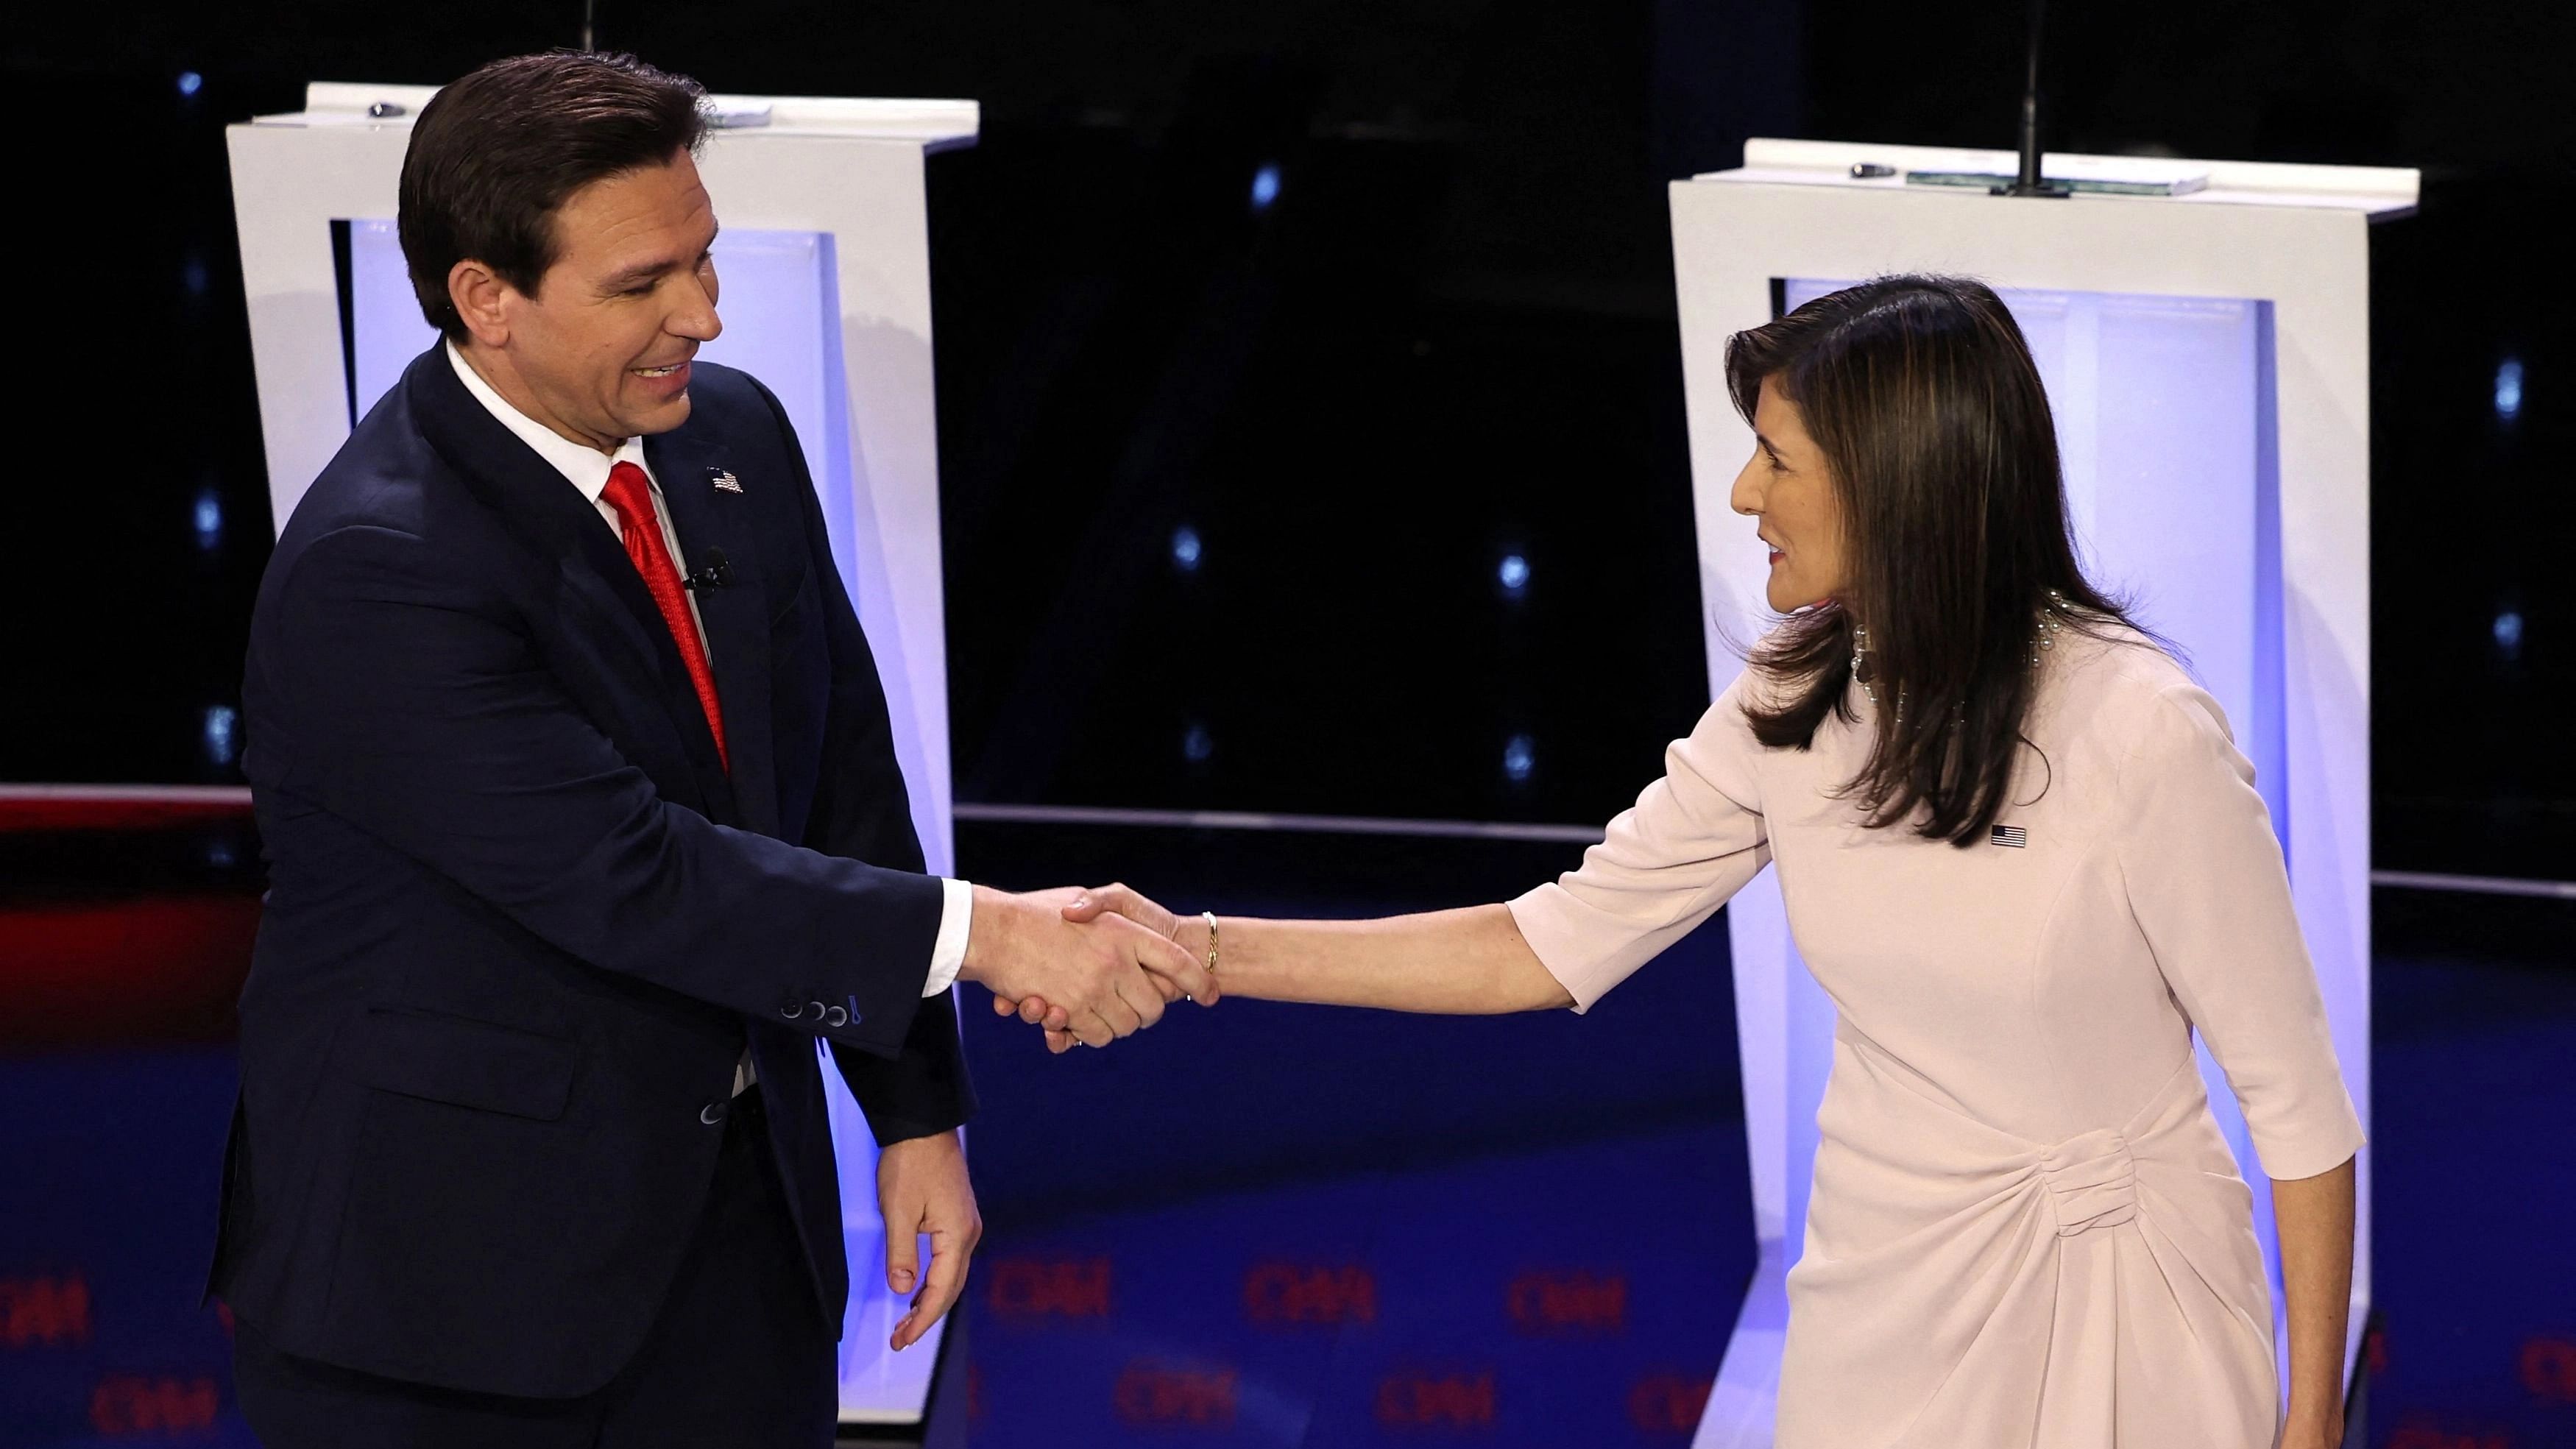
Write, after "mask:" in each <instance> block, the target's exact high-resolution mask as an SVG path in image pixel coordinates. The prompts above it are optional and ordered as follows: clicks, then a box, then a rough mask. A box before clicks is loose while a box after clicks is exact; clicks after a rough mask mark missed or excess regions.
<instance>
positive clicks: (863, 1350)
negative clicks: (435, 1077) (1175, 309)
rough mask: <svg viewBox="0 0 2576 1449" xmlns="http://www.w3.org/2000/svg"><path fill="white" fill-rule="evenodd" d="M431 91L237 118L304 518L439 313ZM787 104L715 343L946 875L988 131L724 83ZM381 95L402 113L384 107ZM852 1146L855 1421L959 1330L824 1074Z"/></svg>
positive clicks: (267, 390)
mask: <svg viewBox="0 0 2576 1449" xmlns="http://www.w3.org/2000/svg"><path fill="white" fill-rule="evenodd" d="M434 93H435V91H434V88H432V87H427V86H370V85H345V84H334V83H327V82H325V83H316V84H314V85H313V86H311V87H310V88H309V89H308V90H307V92H306V97H305V109H304V110H302V111H299V112H296V113H294V114H291V115H277V116H261V117H257V118H255V119H253V120H252V121H250V122H249V123H247V124H244V125H236V126H233V127H231V128H230V130H229V133H228V135H227V140H228V141H229V142H230V148H231V153H232V173H233V193H234V209H235V211H236V213H237V215H238V217H239V222H240V229H241V255H242V280H243V285H244V290H245V291H246V292H247V294H248V300H249V307H250V329H251V355H252V359H253V362H254V365H255V367H256V369H257V373H258V383H259V410H260V426H261V430H262V432H263V434H264V438H265V443H266V448H267V454H268V480H269V499H270V504H271V507H272V510H273V513H274V516H275V519H276V522H277V525H278V526H279V527H281V528H282V527H284V525H285V522H286V519H287V517H288V515H289V514H290V513H291V512H292V511H293V510H294V507H295V503H296V500H298V499H299V498H301V497H303V495H304V490H305V489H306V488H307V487H309V486H310V485H311V484H312V481H313V479H314V477H315V476H316V475H318V474H319V473H320V472H321V471H322V467H323V465H324V464H326V463H328V462H329V461H330V459H331V455H332V454H333V453H334V452H336V451H337V450H338V449H339V447H340V445H341V443H342V442H344V441H345V440H346V439H347V438H348V436H349V431H350V428H351V427H352V425H353V424H354V422H355V420H356V419H357V418H359V417H361V416H363V415H364V414H365V413H366V411H367V409H368V408H370V407H371V406H373V405H374V403H375V401H376V399H377V398H378V397H380V396H382V395H383V393H384V392H385V390H386V389H387V388H389V387H391V386H392V385H393V383H394V381H395V379H396V378H398V377H399V376H400V375H401V372H402V368H403V366H404V364H406V363H408V362H409V361H410V360H411V359H412V358H413V357H415V356H417V355H418V354H419V353H420V352H421V351H422V350H424V349H425V348H427V347H428V346H429V345H430V344H431V343H432V342H433V341H434V340H435V339H436V335H437V334H436V333H435V332H434V331H432V330H431V328H430V327H429V325H428V324H427V323H426V322H424V321H422V320H421V315H420V309H419V306H418V305H417V304H416V302H415V301H414V300H413V296H412V291H411V284H410V281H409V280H408V277H407V275H406V273H405V270H404V267H403V261H402V253H401V248H400V246H399V244H398V243H397V241H396V239H395V234H394V212H395V189H396V183H397V180H398V178H399V176H400V174H401V170H402V158H403V152H404V149H405V147H406V146H407V145H408V144H409V142H410V139H411V122H412V118H414V117H416V116H418V115H419V114H420V110H421V107H422V106H423V105H425V104H427V103H428V101H429V98H430V97H431V95H433V94H434ZM710 101H711V103H712V104H713V105H714V107H715V108H716V109H717V110H719V111H720V112H729V113H734V114H744V113H752V112H758V111H760V110H762V109H763V108H765V109H766V111H767V114H768V117H769V123H768V124H767V125H764V126H757V127H745V128H741V129H727V130H717V131H715V132H713V133H712V134H711V135H710V137H709V139H708V142H707V145H706V148H705V151H704V153H703V154H702V155H701V156H700V158H699V169H700V172H701V174H702V175H703V176H704V177H705V180H706V185H707V190H708V192H709V194H710V195H711V196H712V197H713V198H714V201H715V207H716V214H717V217H718V219H719V220H720V221H721V222H722V223H723V226H724V230H723V233H722V235H721V236H720V237H719V238H718V239H717V242H716V265H717V268H718V270H719V272H720V274H721V275H722V277H723V280H724V297H723V301H722V305H721V311H722V314H723V317H724V321H725V330H724V335H723V336H722V337H720V338H718V339H717V340H716V341H714V342H711V343H709V344H707V345H706V346H705V347H704V348H702V349H701V355H702V356H705V357H707V358H710V359H713V360H714V361H717V362H722V363H727V364H730V365H732V366H735V367H740V368H742V369H744V370H745V371H748V372H750V373H752V374H754V375H755V376H757V377H759V378H760V379H761V380H762V381H763V382H765V383H767V384H768V385H769V387H770V388H771V390H772V391H774V392H775V393H777V395H778V398H779V401H780V402H781V403H782V404H783V405H784V406H785V407H786V409H787V413H788V416H789V418H790V420H791V421H793V422H794V424H795V426H796V432H797V436H798V438H799V439H800V440H801V441H802V443H803V444H804V447H805V454H806V458H807V461H808V462H809V463H810V464H811V465H812V468H813V473H814V481H815V485H816V487H817V488H818V490H819V491H820V492H821V495H822V502H823V513H824V519H825V523H826V526H827V528H828V530H829V532H830V534H831V539H832V550H833V555H834V558H835V559H836V560H837V561H838V563H839V565H840V568H841V576H842V578H843V579H844V580H845V581H846V582H847V583H848V585H849V590H850V597H851V600H852V601H853V602H854V603H855V604H856V606H857V608H858V612H859V618H860V619H861V621H862V622H863V623H864V624H865V625H866V627H867V631H868V641H869V643H870V644H871V645H872V646H873V647H874V649H875V651H876V656H877V668H878V670H879V672H880V673H881V674H882V675H883V680H884V685H885V692H886V701H887V705H888V708H889V709H890V711H891V713H892V716H893V724H894V738H895V750H896V754H897V756H898V758H899V759H900V761H901V763H902V766H903V773H904V778H905V780H906V781H907V782H908V783H909V785H910V786H911V790H912V811H913V824H914V827H915V828H916V829H917V830H918V831H919V832H920V835H921V843H922V848H923V850H924V852H925V853H926V854H927V855H928V857H929V867H930V869H931V870H932V871H933V872H936V873H941V874H948V873H952V872H953V870H954V863H955V851H954V839H953V836H952V833H951V827H950V812H949V806H950V781H949V763H948V671H947V655H946V627H945V624H944V622H943V603H942V596H941V589H940V549H939V468H938V434H937V429H936V425H935V421H934V419H935V416H936V414H935V412H934V407H933V403H934V399H933V395H932V392H933V389H932V376H931V353H930V256H929V238H928V233H927V227H926V213H925V202H924V194H923V173H922V161H923V157H924V156H925V155H926V154H927V153H928V152H931V151H935V150H940V149H943V148H947V147H952V146H962V145H970V144H972V143H973V141H974V138H975V133H976V128H977V124H978V119H979V117H978V110H977V107H976V105H975V103H973V102H971V101H912V100H847V99H817V98H805V97H785V96H781V97H768V96H717V97H711V98H710ZM371 108H373V109H375V110H382V111H386V112H390V114H387V115H383V116H378V115H374V114H371V113H370V112H371ZM824 1080H825V1081H826V1082H827V1083H828V1084H829V1091H830V1094H831V1108H832V1126H833V1138H834V1141H835V1145H836V1146H837V1148H838V1150H839V1155H840V1163H841V1201H842V1206H843V1211H844V1214H845V1224H844V1226H845V1230H846V1236H847V1241H848V1248H849V1255H850V1264H851V1270H850V1284H851V1292H850V1308H849V1317H848V1319H847V1321H846V1323H845V1325H844V1333H843V1336H842V1341H841V1354H842V1359H841V1417H842V1418H843V1420H844V1421H849V1422H895V1423H907V1422H914V1421H917V1420H918V1419H919V1418H920V1417H921V1414H922V1410H923V1405H924V1401H925V1398H926V1395H927V1393H928V1389H929V1379H930V1372H931V1365H932V1363H933V1362H934V1361H935V1353H936V1344H935V1343H933V1344H932V1345H930V1346H928V1347H926V1348H924V1347H916V1348H915V1349H913V1350H911V1351H908V1352H906V1353H904V1354H902V1355H900V1356H897V1355H893V1354H890V1353H888V1352H887V1351H886V1350H885V1348H884V1344H885V1342H886V1339H887V1338H888V1336H889V1335H891V1334H892V1332H893V1329H894V1324H895V1322H896V1320H897V1319H899V1318H900V1317H901V1316H902V1313H903V1309H904V1303H903V1301H902V1300H899V1299H895V1298H893V1297H891V1296H889V1295H888V1294H887V1293H886V1291H885V1287H884V1283H885V1275H884V1273H883V1272H882V1271H881V1270H880V1269H879V1268H877V1267H875V1266H872V1265H875V1264H881V1263H882V1262H883V1253H884V1249H883V1240H884V1227H883V1224H882V1223H881V1222H880V1221H879V1219H878V1217H877V1213H876V1149H875V1143H874V1141H873V1139H872V1138H871V1137H870V1136H869V1134H868V1130H867V1125H866V1123H865V1121H864V1120H863V1119H862V1117H861V1116H860V1113H859V1110H858V1107H857V1104H855V1103H854V1102H852V1101H851V1100H850V1097H849V1094H848V1092H847V1090H846V1089H845V1088H843V1087H842V1086H841V1084H840V1075H839V1073H838V1072H836V1071H831V1070H826V1071H825V1073H824Z"/></svg>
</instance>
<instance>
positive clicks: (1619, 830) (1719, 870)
mask: <svg viewBox="0 0 2576 1449" xmlns="http://www.w3.org/2000/svg"><path fill="white" fill-rule="evenodd" d="M1752 675H1753V671H1752V670H1750V669H1748V670H1746V671H1745V672H1744V674H1742V675H1740V676H1738V677H1737V679H1736V682H1735V683H1734V684H1733V685H1730V686H1728V688H1727V690H1726V692H1725V693H1724V694H1721V695H1720V696H1718V700H1717V702H1716V703H1715V704H1713V705H1710V706H1709V708H1708V713H1706V714H1704V715H1702V716H1700V720H1699V723H1698V724H1697V725H1696V726H1694V727H1693V728H1692V730H1691V732H1690V734H1689V736H1688V737H1687V738H1684V739H1678V740H1675V741H1673V743H1672V745H1671V746H1670V747H1669V748H1668V749H1666V750H1665V752H1664V775H1663V778H1662V779H1659V780H1657V781H1655V782H1654V783H1653V784H1651V785H1648V786H1647V787H1646V788H1645V790H1644V792H1643V793H1641V794H1640V795H1638V797H1637V803H1636V804H1635V805H1634V806H1632V807H1630V808H1629V809H1627V810H1626V811H1623V812H1621V814H1620V815H1619V817H1618V818H1617V819H1615V820H1613V821H1611V822H1610V826H1609V829H1608V831H1607V832H1606V834H1605V837H1604V838H1603V840H1602V842H1601V843H1600V844H1599V845H1596V846H1593V847H1592V848H1591V849H1589V850H1587V851H1585V852H1584V853H1583V865H1582V867H1581V868H1580V869H1577V870H1572V871H1568V872H1567V873H1565V874H1564V875H1562V876H1559V877H1558V878H1557V879H1555V880H1553V881H1550V882H1548V883H1547V884H1545V885H1542V886H1540V887H1538V888H1537V889H1535V890H1532V891H1530V892H1528V893H1527V894H1525V895H1522V896H1520V897H1519V898H1518V899H1516V900H1514V901H1512V902H1511V911H1512V919H1513V920H1514V921H1515V922H1516V923H1517V924H1518V925H1519V926H1520V931H1521V936H1522V938H1523V939H1525V940H1527V941H1528V942H1529V944H1530V949H1531V950H1532V951H1534V952H1536V953H1537V955H1538V959H1539V962H1540V964H1542V965H1544V966H1546V967H1547V969H1548V973H1549V974H1550V975H1552V976H1554V977H1555V978H1556V979H1557V981H1558V983H1559V984H1561V985H1563V986H1564V987H1565V990H1566V994H1567V995H1569V996H1572V997H1573V998H1574V1009H1575V1010H1576V1011H1578V1012H1580V1011H1588V1010H1590V1009H1591V1007H1592V1003H1594V1002H1595V1001H1598V1000H1600V999H1601V998H1602V996H1604V995H1605V994H1607V993H1608V992H1609V990H1610V988H1611V987H1613V986H1616V985H1618V984H1619V983H1620V982H1622V981H1624V980H1626V979H1627V978H1628V975H1629V973H1630V972H1633V971H1635V970H1636V969H1637V968H1638V967H1640V966H1643V965H1644V964H1646V963H1647V962H1648V961H1651V960H1653V959H1654V958H1655V957H1656V956H1658V955H1660V954H1661V953H1662V952H1663V950H1664V948H1665V947H1667V946H1670V945H1672V944H1673V943H1674V942H1675V941H1678V940H1680V939H1681V938H1682V937H1683V936H1685V935H1688V934H1689V933H1690V930H1691V928H1692V927H1694V926H1697V925H1698V924H1699V923H1700V922H1702V921H1705V920H1707V919H1708V918H1709V916H1710V915H1711V914H1712V913H1714V912H1715V911H1716V910H1717V908H1718V907H1719V906H1722V905H1724V904H1726V898H1727V897H1729V896H1731V895H1733V894H1735V892H1736V891H1738V890H1740V889H1742V887H1743V885H1744V883H1745V882H1746V881H1749V880H1751V879H1752V878H1753V877H1754V875H1755V874H1756V873H1758V872H1759V871H1760V870H1761V869H1762V867H1763V866H1765V865H1767V864H1769V863H1770V860H1771V851H1770V847H1769V845H1768V843H1767V841H1766V837H1765V835H1764V832H1763V827H1762V811H1761V805H1760V802H1759V800H1758V799H1757V798H1756V796H1755V791H1754V784H1755V777H1754V769H1753V764H1754V758H1755V752H1756V751H1758V750H1760V749H1761V748H1762V746H1761V745H1760V743H1759V742H1758V741H1756V740H1755V739H1754V738H1753V732H1752V729H1751V727H1750V726H1748V725H1747V724H1746V723H1745V720H1744V706H1743V693H1742V692H1743V690H1744V689H1745V688H1746V687H1747V686H1746V683H1745V681H1746V680H1748V679H1750V678H1751V677H1752Z"/></svg>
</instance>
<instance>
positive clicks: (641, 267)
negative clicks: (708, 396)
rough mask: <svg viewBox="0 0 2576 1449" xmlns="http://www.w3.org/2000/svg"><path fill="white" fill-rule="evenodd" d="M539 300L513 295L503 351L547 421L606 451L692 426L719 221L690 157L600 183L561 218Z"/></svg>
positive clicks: (710, 323) (712, 309)
mask: <svg viewBox="0 0 2576 1449" xmlns="http://www.w3.org/2000/svg"><path fill="white" fill-rule="evenodd" d="M554 228H555V244H556V248H557V255H556V257H555V264H554V265H553V266H552V267H550V268H548V269H547V271H546V274H545V276H544V277H543V278H542V279H540V281H539V282H538V286H537V292H536V295H535V296H528V295H526V294H524V293H521V292H519V291H517V290H516V289H514V288H506V287H505V288H504V289H503V295H502V299H501V307H502V315H503V318H504V321H505V323H506V326H507V340H506V342H504V343H503V344H502V348H503V350H504V351H505V352H506V353H507V354H508V356H509V360H510V365H511V368H512V370H513V371H514V372H516V373H517V375H518V378H519V380H520V382H521V383H522V384H523V385H524V387H525V389H526V391H527V393H528V394H529V401H532V402H533V403H535V404H536V409H537V414H538V420H539V421H540V422H544V423H547V424H549V425H550V426H552V427H553V428H554V429H555V431H557V432H559V433H563V434H565V435H566V436H570V437H577V438H578V439H580V440H581V441H583V442H587V443H589V444H590V445H591V446H593V447H596V448H600V449H602V450H603V451H606V450H610V449H614V448H615V447H616V446H617V445H618V444H620V443H622V442H623V441H625V440H626V439H628V438H631V437H635V436H637V435H638V434H650V433H667V432H669V431H670V430H671V429H673V428H676V427H678V426H679V425H680V424H682V423H683V422H686V421H688V417H689V359H690V358H692V357H694V356H695V355H696V354H697V350H698V344H700V343H702V342H711V341H713V340H715V337H716V334H718V333H719V332H721V331H723V330H724V326H723V324H722V323H720V322H718V321H717V320H716V268H715V259H714V258H713V256H711V255H710V253H709V248H711V247H713V246H714V245H715V239H716V214H715V208H714V206H713V205H712V204H711V203H710V202H709V201H708V200H707V189H706V187H705V186H704V185H702V184H700V182H699V180H698V167H697V163H696V162H695V161H693V160H691V159H690V157H689V154H688V153H687V152H686V151H681V152H678V153H676V154H674V155H673V156H672V158H671V160H670V161H669V162H668V163H667V164H665V165H661V166H649V167H645V168H643V169H641V170H636V171H628V172H624V173H621V174H619V175H615V176H609V177H605V178H602V179H601V180H598V181H594V182H592V183H590V184H589V185H587V186H585V187H583V188H581V189H580V190H579V191H576V192H574V193H573V194H572V195H571V196H570V197H568V198H566V200H565V201H564V204H563V205H562V206H561V207H560V208H558V209H557V210H556V212H555V216H554Z"/></svg>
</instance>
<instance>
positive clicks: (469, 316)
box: [447, 257, 511, 347]
mask: <svg viewBox="0 0 2576 1449" xmlns="http://www.w3.org/2000/svg"><path fill="white" fill-rule="evenodd" d="M510 290H511V287H510V284H509V283H507V282H505V281H502V280H501V278H500V276H499V274H498V273H495V272H494V271H493V270H492V269H491V268H490V267H487V266H485V265H483V264H482V263H481V262H478V261H476V260H474V259H473V258H472V257H467V258H466V259H465V260H463V261H461V262H458V263H457V264H456V265H455V266H452V267H450V268H448V269H447V300H448V303H449V305H451V306H453V307H454V308H455V309H456V315H457V316H458V317H459V318H460V319H462V320H463V321H464V323H465V330H466V331H468V332H470V333H472V334H474V340H475V341H477V342H480V343H482V344H483V345H484V346H486V347H499V346H501V345H503V344H504V343H506V342H508V341H509V340H510V322H509V316H508V313H507V311H506V309H505V308H504V307H503V305H502V303H503V299H504V298H505V296H506V295H507V294H508V293H509V292H510Z"/></svg>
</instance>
